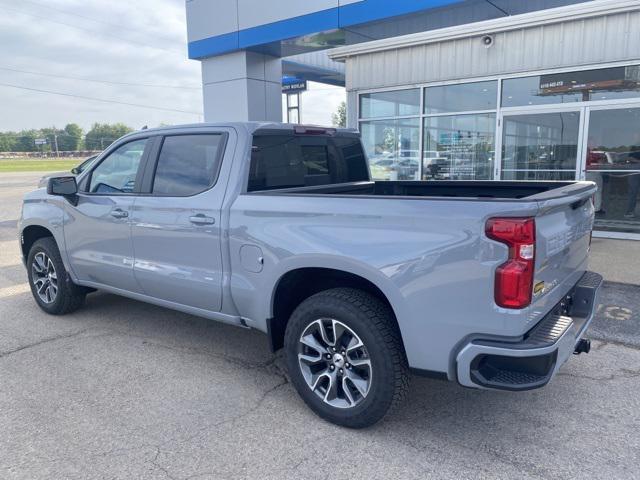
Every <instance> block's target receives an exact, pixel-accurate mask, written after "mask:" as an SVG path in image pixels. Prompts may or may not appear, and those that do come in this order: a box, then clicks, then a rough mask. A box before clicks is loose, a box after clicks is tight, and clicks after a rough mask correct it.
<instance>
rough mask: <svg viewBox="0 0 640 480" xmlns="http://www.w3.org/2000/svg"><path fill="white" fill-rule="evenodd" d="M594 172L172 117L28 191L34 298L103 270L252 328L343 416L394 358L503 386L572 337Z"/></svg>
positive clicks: (367, 421) (373, 416)
mask: <svg viewBox="0 0 640 480" xmlns="http://www.w3.org/2000/svg"><path fill="white" fill-rule="evenodd" d="M595 190H596V187H595V185H594V184H593V183H590V182H466V181H458V182H456V181H429V182H426V181H425V182H420V181H387V182H375V181H371V179H370V173H369V168H368V163H367V159H366V157H365V154H364V152H363V148H362V146H361V142H360V138H359V136H358V134H357V132H354V131H349V130H335V129H323V128H319V127H304V126H293V125H282V124H272V123H229V124H200V125H191V126H180V127H168V128H161V129H151V130H144V131H140V132H136V133H133V134H130V135H127V136H125V137H123V138H121V139H120V140H118V141H116V142H115V143H114V144H113V145H111V146H110V147H109V148H108V149H107V150H105V151H104V152H103V153H102V154H100V156H99V157H98V158H97V159H96V160H95V161H94V162H93V163H92V164H91V165H90V167H89V168H88V169H87V170H85V171H83V172H82V173H81V174H79V175H78V176H77V177H73V176H69V177H56V178H51V179H49V181H48V185H47V188H46V190H45V189H44V188H42V189H38V190H36V191H34V192H32V193H29V194H27V195H26V196H25V199H24V205H23V210H22V219H21V222H20V246H21V248H22V254H23V260H24V263H25V265H26V268H27V271H28V276H29V282H30V285H31V290H32V292H33V297H34V298H35V301H36V302H37V303H38V305H39V306H40V307H41V308H42V309H43V310H44V311H45V312H48V313H51V314H64V313H69V312H71V311H73V310H75V309H77V308H78V307H80V306H81V305H82V304H83V300H84V298H85V296H86V294H87V293H89V292H92V291H94V290H96V289H99V290H104V291H107V292H111V293H115V294H118V295H124V296H127V297H131V298H134V299H137V300H141V301H145V302H149V303H153V304H156V305H160V306H163V307H168V308H173V309H176V310H180V311H182V312H187V313H190V314H193V315H199V316H202V317H206V318H209V319H212V320H217V321H221V322H225V323H229V324H233V325H237V326H240V327H245V328H254V329H258V330H261V331H263V332H265V333H266V334H267V337H268V340H269V343H270V346H271V348H272V349H273V350H274V351H275V350H278V349H280V348H284V350H285V358H286V364H287V368H288V370H289V375H290V377H291V381H292V383H293V385H294V386H295V388H296V389H297V391H298V392H299V394H300V395H301V396H302V398H303V399H304V401H305V402H306V403H307V404H308V405H309V407H310V408H311V409H312V410H314V411H315V412H316V413H317V414H319V415H320V416H321V417H323V418H325V419H327V420H329V421H331V422H334V423H337V424H340V425H344V426H348V427H354V428H356V427H365V426H368V425H371V424H373V423H375V422H376V421H378V420H379V419H381V418H382V417H383V416H384V415H385V414H386V413H387V411H388V410H389V409H390V408H391V407H393V406H395V405H397V404H398V402H399V401H400V400H401V399H402V397H403V396H404V395H405V393H406V391H407V388H408V379H409V374H410V373H415V374H423V375H428V376H431V377H436V378H442V379H447V380H451V381H455V382H457V383H459V384H460V385H463V386H465V387H472V388H482V389H501V390H511V391H519V390H527V389H533V388H538V387H541V386H543V385H545V384H546V383H547V382H549V380H550V379H551V378H552V377H553V376H554V374H555V373H556V372H557V371H558V369H559V368H560V367H561V366H562V364H563V363H564V362H565V361H566V360H567V359H568V358H569V357H570V356H571V354H573V353H580V352H584V351H588V349H589V342H588V340H586V339H583V338H582V336H583V334H584V332H585V330H586V329H587V327H588V325H589V322H590V321H591V319H592V317H593V313H594V306H595V305H596V297H597V292H598V289H599V287H600V285H601V283H602V278H601V277H600V276H599V275H597V274H595V273H592V272H588V271H587V263H588V254H589V247H590V243H591V229H592V225H593V218H594V208H593V202H592V197H593V195H594V192H595Z"/></svg>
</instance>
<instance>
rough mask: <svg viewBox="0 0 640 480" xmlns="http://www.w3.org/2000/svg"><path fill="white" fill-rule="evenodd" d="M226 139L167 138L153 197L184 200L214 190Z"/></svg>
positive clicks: (215, 136) (212, 136) (200, 136)
mask: <svg viewBox="0 0 640 480" xmlns="http://www.w3.org/2000/svg"><path fill="white" fill-rule="evenodd" d="M223 145H224V135H223V134H220V133H217V134H196V135H175V136H168V137H165V139H164V142H163V143H162V148H161V150H160V156H159V157H158V164H157V166H156V172H155V176H154V179H153V190H152V191H153V194H154V195H165V196H176V197H185V196H191V195H196V194H198V193H201V192H204V191H205V190H208V189H209V188H211V186H213V184H214V183H215V180H216V177H217V175H218V169H219V167H220V162H221V159H222V158H221V157H222V155H221V154H222V150H223Z"/></svg>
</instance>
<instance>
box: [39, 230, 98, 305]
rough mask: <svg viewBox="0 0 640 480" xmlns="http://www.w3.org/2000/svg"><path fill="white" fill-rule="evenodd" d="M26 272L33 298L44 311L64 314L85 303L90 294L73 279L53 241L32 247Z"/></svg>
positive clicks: (41, 242)
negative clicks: (87, 295)
mask: <svg viewBox="0 0 640 480" xmlns="http://www.w3.org/2000/svg"><path fill="white" fill-rule="evenodd" d="M27 272H28V276H29V286H30V287H31V293H32V294H33V298H34V299H35V301H36V303H37V304H38V306H39V307H40V308H41V309H42V310H44V311H45V312H47V313H50V314H52V315H64V314H66V313H71V312H73V311H75V310H77V309H78V308H80V307H81V306H82V304H83V303H84V299H85V296H86V292H87V291H86V289H84V288H83V287H79V286H78V285H76V284H74V283H73V281H72V280H71V277H70V276H69V274H68V273H67V271H66V270H65V268H64V263H62V257H61V256H60V251H59V250H58V246H57V245H56V242H55V240H54V239H53V238H51V237H45V238H41V239H39V240H37V241H36V242H35V243H34V244H33V246H32V247H31V250H29V257H28V258H27Z"/></svg>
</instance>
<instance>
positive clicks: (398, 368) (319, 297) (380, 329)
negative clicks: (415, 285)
mask: <svg viewBox="0 0 640 480" xmlns="http://www.w3.org/2000/svg"><path fill="white" fill-rule="evenodd" d="M320 318H325V319H335V320H338V321H339V322H341V323H343V324H344V325H346V326H347V327H349V329H351V330H352V331H353V333H355V334H356V335H357V336H358V337H359V338H360V340H361V341H362V343H363V344H364V345H365V347H366V350H367V353H368V358H369V359H370V364H371V379H370V386H369V389H368V393H367V394H366V396H364V397H362V398H361V400H360V403H355V404H354V405H353V406H349V407H346V408H340V407H336V406H333V405H329V404H328V403H325V401H324V399H323V398H321V396H319V395H318V394H317V393H316V392H314V391H313V390H312V389H311V388H310V385H309V384H308V383H307V380H305V377H304V375H303V373H302V368H301V366H300V363H299V360H298V353H299V351H300V350H299V349H300V348H301V347H300V339H301V335H302V334H303V333H304V332H305V331H307V328H308V327H309V326H310V325H312V324H314V322H316V321H317V320H318V319H320ZM284 347H285V354H286V360H287V368H288V370H289V375H290V377H291V382H292V383H293V385H294V386H295V388H296V390H297V391H298V393H299V394H300V396H301V397H302V398H303V400H304V401H305V403H306V404H307V405H308V406H309V407H310V408H311V410H313V411H314V412H315V413H316V414H317V415H319V416H320V417H322V418H323V419H325V420H328V421H329V422H332V423H335V424H337V425H341V426H344V427H349V428H364V427H368V426H371V425H373V424H374V423H376V422H378V421H379V420H381V419H382V418H383V417H384V416H385V415H386V414H387V413H388V412H389V411H390V410H392V409H394V408H395V407H396V406H397V405H398V404H399V403H400V402H401V401H402V400H403V399H404V397H405V396H406V393H407V391H408V388H409V367H408V364H407V359H406V355H405V351H404V347H403V345H402V340H401V337H400V332H399V331H398V327H397V324H396V322H395V319H394V317H393V313H392V312H391V311H390V309H389V307H388V306H387V305H386V304H385V303H383V302H382V301H380V300H379V299H378V298H376V297H375V296H373V295H371V294H369V293H367V292H364V291H362V290H357V289H353V288H334V289H331V290H325V291H323V292H320V293H317V294H315V295H313V296H311V297H309V298H307V299H306V300H305V301H303V302H302V303H301V304H300V305H299V306H298V307H297V308H296V310H295V311H294V312H293V314H292V315H291V318H290V320H289V322H288V324H287V329H286V333H285V340H284ZM303 348H304V347H303ZM327 358H328V357H327ZM347 361H348V359H347ZM326 362H333V361H332V360H331V361H329V360H327V361H326ZM326 362H325V363H326ZM347 366H349V364H348V363H347ZM323 368H324V367H323ZM345 371H346V370H345ZM338 378H339V377H338ZM343 390H344V389H343ZM343 393H344V391H343Z"/></svg>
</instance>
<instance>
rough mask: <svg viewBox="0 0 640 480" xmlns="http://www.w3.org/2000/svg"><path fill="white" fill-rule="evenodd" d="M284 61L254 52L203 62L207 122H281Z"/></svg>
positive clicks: (231, 54) (237, 53)
mask: <svg viewBox="0 0 640 480" xmlns="http://www.w3.org/2000/svg"><path fill="white" fill-rule="evenodd" d="M281 84H282V61H281V60H280V59H279V58H276V57H271V56H269V55H263V54H260V53H254V52H245V51H241V52H233V53H228V54H226V55H220V56H217V57H211V58H205V59H204V60H202V85H203V86H202V88H203V97H204V120H205V121H206V122H229V121H236V122H243V121H251V120H257V121H264V120H266V121H274V122H281V121H282V86H281Z"/></svg>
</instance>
